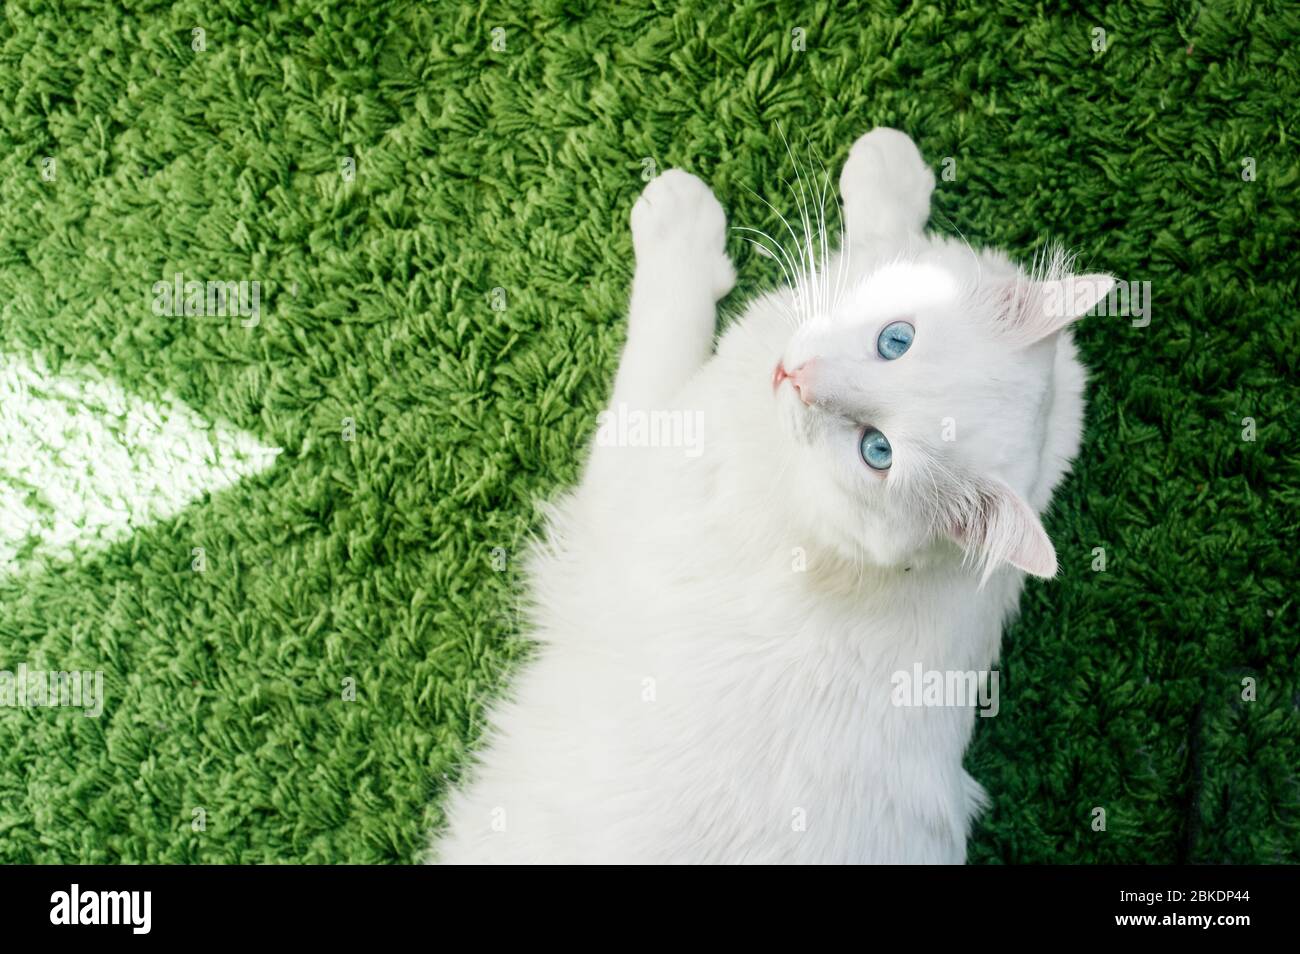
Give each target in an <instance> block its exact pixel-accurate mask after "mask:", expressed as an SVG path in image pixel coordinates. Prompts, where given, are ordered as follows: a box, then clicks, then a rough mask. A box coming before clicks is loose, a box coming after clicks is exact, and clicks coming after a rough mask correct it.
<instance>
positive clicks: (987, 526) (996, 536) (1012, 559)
mask: <svg viewBox="0 0 1300 954" xmlns="http://www.w3.org/2000/svg"><path fill="white" fill-rule="evenodd" d="M955 510H956V512H955V513H953V514H952V515H951V516H952V523H951V533H952V536H953V538H954V539H956V541H957V542H958V543H960V544H961V545H962V547H964V548H965V550H966V552H967V554H969V555H970V556H971V557H972V558H973V559H974V560H975V561H976V562H977V563H979V564H982V566H983V568H984V570H983V574H982V575H981V577H980V586H983V585H984V584H985V583H986V582H988V578H989V577H990V576H991V575H992V574H993V571H994V570H996V569H997V568H998V566H999V565H1001V564H1002V563H1010V564H1011V565H1012V566H1014V567H1018V568H1019V569H1021V570H1024V571H1025V572H1026V573H1031V574H1033V575H1034V576H1041V577H1043V578H1044V579H1050V578H1051V577H1053V576H1055V575H1056V549H1055V548H1054V547H1053V546H1052V541H1051V540H1050V539H1049V538H1048V536H1047V531H1046V530H1044V529H1043V522H1042V521H1041V520H1039V519H1038V514H1036V513H1034V508H1033V507H1031V506H1029V503H1028V502H1027V501H1026V500H1025V499H1024V498H1023V497H1021V496H1020V495H1019V494H1018V493H1016V492H1015V491H1014V490H1012V489H1011V488H1010V487H1008V486H1007V485H1006V484H1004V483H1003V482H1002V481H1000V480H994V479H986V480H981V481H980V482H979V483H978V484H977V486H976V487H975V489H974V492H973V493H970V494H968V495H966V496H964V497H963V499H962V501H961V504H960V505H959V506H958V507H956V508H955Z"/></svg>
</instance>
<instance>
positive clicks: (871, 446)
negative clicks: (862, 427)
mask: <svg viewBox="0 0 1300 954" xmlns="http://www.w3.org/2000/svg"><path fill="white" fill-rule="evenodd" d="M858 450H859V452H860V453H861V454H862V459H863V461H864V462H866V465H867V466H868V467H870V468H871V469H872V470H889V465H890V464H892V463H893V462H894V449H893V448H892V447H890V446H889V438H887V437H885V435H884V434H882V433H880V431H878V430H876V429H875V428H874V427H868V428H867V430H866V433H865V434H863V435H862V443H861V444H860V445H859V447H858Z"/></svg>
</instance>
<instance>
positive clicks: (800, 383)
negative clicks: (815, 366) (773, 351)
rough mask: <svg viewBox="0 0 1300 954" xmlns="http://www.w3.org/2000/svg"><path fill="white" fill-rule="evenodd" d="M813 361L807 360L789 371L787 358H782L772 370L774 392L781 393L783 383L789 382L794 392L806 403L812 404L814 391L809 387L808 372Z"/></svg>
mask: <svg viewBox="0 0 1300 954" xmlns="http://www.w3.org/2000/svg"><path fill="white" fill-rule="evenodd" d="M811 364H812V362H811V361H806V362H804V363H803V364H801V365H799V367H797V368H795V369H794V370H793V371H787V370H786V367H785V360H784V359H782V360H780V361H778V362H777V363H776V369H775V370H773V372H772V392H773V393H774V394H777V393H780V390H781V385H782V384H785V383H787V382H788V383H789V385H790V387H791V388H793V389H794V393H795V395H796V396H798V398H799V400H800V401H802V402H803V403H804V404H807V405H810V406H811V405H812V403H813V399H812V391H811V388H810V387H809V381H808V374H809V366H810V365H811Z"/></svg>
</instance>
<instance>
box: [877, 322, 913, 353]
mask: <svg viewBox="0 0 1300 954" xmlns="http://www.w3.org/2000/svg"><path fill="white" fill-rule="evenodd" d="M915 336H916V329H915V328H913V327H912V326H911V325H909V324H908V323H907V322H906V321H893V322H890V323H889V324H887V325H885V330H884V331H882V332H880V337H879V338H877V339H876V351H877V352H878V353H879V354H880V356H881V357H882V358H884V359H885V360H886V361H893V360H894V359H895V358H901V357H902V356H903V354H904V353H905V352H906V351H907V349H908V348H910V347H912V338H914V337H915Z"/></svg>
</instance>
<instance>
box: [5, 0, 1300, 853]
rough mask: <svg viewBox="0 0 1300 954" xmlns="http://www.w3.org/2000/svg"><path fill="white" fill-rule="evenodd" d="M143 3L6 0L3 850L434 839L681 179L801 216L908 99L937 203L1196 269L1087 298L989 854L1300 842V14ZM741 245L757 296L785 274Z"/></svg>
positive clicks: (1005, 717) (981, 228) (1017, 641)
mask: <svg viewBox="0 0 1300 954" xmlns="http://www.w3.org/2000/svg"><path fill="white" fill-rule="evenodd" d="M130 6H131V7H133V8H134V9H133V10H131V11H130V12H128V11H127V10H125V9H124V8H123V6H122V5H118V4H107V3H105V4H98V3H88V2H83V3H67V4H62V3H55V4H52V3H49V2H46V0H42V2H35V0H20V2H11V3H8V4H6V5H5V7H4V13H3V18H0V397H3V402H4V408H3V415H2V416H0V422H2V423H3V425H4V436H3V438H0V450H2V451H3V455H2V462H0V519H2V520H3V529H2V531H0V670H2V671H3V672H6V673H10V674H11V677H10V678H9V679H8V680H7V681H6V680H5V679H4V678H3V676H0V861H5V862H56V861H58V862H273V861H295V862H408V861H412V860H414V859H416V858H417V857H418V856H419V855H420V853H421V852H422V851H423V849H424V847H425V845H426V841H427V832H428V831H429V830H430V829H433V828H435V827H436V826H437V825H438V824H439V822H440V808H439V806H440V804H441V803H442V800H443V797H444V793H445V792H446V789H447V786H448V785H449V784H450V783H451V782H454V780H455V779H456V777H457V774H458V773H459V772H460V771H461V768H462V766H463V765H464V763H465V759H466V757H467V753H469V752H470V751H472V747H473V745H474V743H475V741H476V739H477V738H478V737H479V736H480V734H481V732H482V729H483V722H484V715H485V712H486V711H487V707H488V706H489V705H490V703H491V700H492V699H493V698H494V696H495V695H496V694H498V693H500V692H502V691H504V690H505V689H506V687H507V686H508V684H509V680H510V677H511V672H512V669H513V668H514V667H516V666H517V665H518V664H519V663H520V661H521V660H523V659H524V658H525V657H526V654H527V643H526V640H525V639H524V636H523V634H522V632H521V629H520V625H519V622H518V619H517V616H516V613H515V610H514V607H515V605H516V597H517V594H518V592H519V587H520V584H521V582H522V581H521V579H520V576H519V574H518V572H517V569H516V566H517V558H518V555H519V553H520V551H521V548H522V547H524V546H525V545H526V543H527V540H528V539H529V535H530V533H532V532H533V531H534V530H535V529H536V527H537V525H538V513H537V508H536V504H537V502H538V501H541V500H544V499H546V498H547V497H549V496H551V495H552V494H554V493H555V492H557V491H558V490H560V489H562V488H565V487H566V486H569V485H570V484H571V483H572V481H573V480H574V479H575V476H576V475H577V473H578V469H579V467H580V465H581V462H582V459H583V452H584V446H585V445H586V443H587V442H588V441H589V440H590V439H591V438H592V435H593V434H594V431H595V416H596V412H597V411H598V410H599V408H600V407H601V405H602V402H603V401H604V400H605V399H606V398H607V396H608V394H609V390H610V384H611V381H612V375H613V371H614V368H615V363H616V361H617V357H618V353H619V347H620V344H621V342H622V340H623V335H624V308H625V305H626V299H627V294H628V284H629V279H630V275H631V268H632V256H631V241H630V237H629V233H628V225H627V222H628V213H629V211H630V209H631V206H632V203H633V201H634V200H635V198H636V196H637V195H638V193H639V192H640V190H641V189H642V188H643V186H644V177H645V176H646V175H649V174H650V173H651V172H653V171H654V170H662V169H665V168H668V167H670V166H681V167H683V168H686V169H688V170H690V171H692V172H695V173H697V174H698V175H700V176H702V177H703V178H704V179H705V180H706V181H708V182H709V183H710V184H711V185H712V186H713V187H714V189H715V191H716V193H717V195H718V196H719V198H720V199H721V201H722V203H723V205H724V206H725V207H726V208H727V210H728V213H729V215H730V217H731V221H732V224H734V225H746V226H753V227H758V228H766V229H769V230H771V229H772V228H773V227H774V225H775V223H776V218H775V216H774V215H773V214H772V212H771V211H769V210H768V209H767V207H766V206H765V205H764V204H763V201H762V199H767V200H769V201H771V202H772V203H773V204H774V205H775V206H776V207H777V208H778V209H781V210H782V211H784V212H786V213H789V212H791V211H792V210H793V207H794V200H793V197H792V196H791V194H790V191H789V189H788V188H787V187H786V185H785V184H784V180H785V179H787V178H789V176H790V175H791V172H792V169H791V166H790V160H789V157H788V156H787V154H786V151H785V148H784V146H783V144H782V139H781V135H782V132H784V133H785V134H786V135H787V136H788V137H789V138H790V139H791V141H792V142H794V143H801V144H803V146H804V148H805V149H807V150H811V152H812V153H814V154H816V155H818V156H820V157H822V158H823V159H824V160H825V162H826V165H827V167H828V168H829V169H831V170H832V174H833V175H835V174H837V172H838V167H839V164H840V163H842V162H843V160H844V157H845V156H846V154H847V151H848V148H849V146H850V144H851V143H852V142H853V141H854V139H855V138H856V137H857V136H858V135H860V134H861V133H863V132H864V131H866V130H867V129H869V128H871V127H872V126H875V125H890V126H895V127H898V128H900V129H903V130H905V131H907V132H908V133H909V134H911V135H912V136H913V137H915V139H916V140H917V142H918V144H919V145H920V146H921V149H922V151H923V153H924V154H925V156H926V157H927V159H928V160H929V161H930V162H931V163H932V164H933V165H934V168H935V171H936V173H937V174H939V176H940V181H939V185H938V188H937V190H936V193H935V200H934V201H935V214H934V217H933V220H932V224H933V227H934V228H936V229H938V230H940V231H943V232H949V233H953V234H957V233H960V234H962V235H964V236H966V237H967V238H968V239H969V240H970V241H971V242H972V243H974V244H992V245H998V246H1003V247H1006V248H1007V249H1008V250H1010V251H1011V252H1012V253H1013V254H1015V255H1016V256H1018V257H1019V258H1021V259H1022V260H1024V261H1028V260H1030V259H1031V258H1032V256H1033V255H1034V254H1035V252H1036V251H1038V250H1039V249H1041V248H1043V247H1044V245H1045V244H1046V243H1048V242H1050V241H1059V242H1062V243H1064V244H1065V245H1067V246H1068V247H1070V248H1071V249H1073V250H1074V251H1075V252H1077V254H1078V256H1079V261H1080V265H1081V266H1082V267H1084V268H1090V269H1096V270H1105V271H1109V272H1111V273H1113V274H1115V275H1116V276H1118V277H1119V278H1121V279H1123V280H1124V281H1126V282H1131V283H1135V286H1136V287H1139V288H1140V287H1143V286H1142V285H1141V284H1140V283H1145V282H1149V283H1150V284H1149V289H1150V298H1149V303H1148V305H1149V307H1148V309H1147V310H1148V314H1147V315H1146V317H1125V316H1113V315H1112V316H1107V317H1095V318H1091V319H1088V320H1085V321H1084V322H1082V323H1081V324H1080V326H1079V328H1078V341H1079V344H1080V346H1081V349H1082V353H1083V356H1084V358H1085V360H1086V363H1087V364H1088V366H1089V368H1090V369H1091V383H1090V387H1089V399H1090V407H1089V414H1088V426H1087V435H1086V440H1085V444H1084V448H1083V451H1082V454H1081V455H1080V458H1079V460H1078V463H1077V465H1076V467H1075V470H1074V474H1073V476H1072V477H1071V478H1070V480H1069V481H1068V483H1067V485H1066V486H1065V487H1064V489H1063V492H1062V493H1061V494H1060V495H1059V497H1058V500H1057V505H1056V506H1055V507H1054V508H1053V510H1052V512H1051V513H1050V514H1049V516H1048V519H1047V525H1048V530H1049V532H1050V534H1051V536H1052V538H1053V539H1054V541H1055V542H1056V546H1057V549H1058V552H1059V555H1060V561H1061V572H1060V576H1059V578H1058V579H1057V580H1055V581H1053V582H1050V583H1046V584H1044V583H1042V582H1038V581H1033V582H1031V583H1030V584H1029V585H1028V588H1027V591H1026V593H1025V597H1024V600H1023V604H1022V613H1021V616H1020V617H1019V619H1018V620H1017V621H1016V622H1015V623H1014V624H1013V625H1012V626H1011V627H1010V628H1009V629H1008V631H1007V633H1006V636H1005V641H1004V654H1003V659H1002V661H1001V664H1000V669H1001V673H1002V676H1001V679H1002V682H1001V710H1000V712H999V714H998V715H997V717H996V718H991V719H981V720H979V724H978V727H977V733H976V739H975V743H974V746H973V748H972V750H971V751H970V753H969V755H968V758H967V766H968V768H969V770H970V771H971V772H972V773H973V774H974V775H975V777H976V778H977V779H979V780H980V781H981V782H982V783H983V784H984V785H985V786H986V787H987V788H988V790H989V792H990V794H991V796H992V805H993V807H992V808H991V810H990V811H989V812H987V813H986V814H985V815H984V816H983V817H982V818H981V819H980V820H979V822H978V825H977V828H976V831H975V832H974V836H973V840H972V844H971V859H972V860H973V861H976V862H988V863H1003V862H1005V863H1019V862H1153V863H1157V862H1296V861H1300V776H1298V772H1300V652H1298V650H1300V625H1298V624H1297V606H1296V589H1295V587H1296V580H1297V578H1300V530H1298V528H1297V514H1298V513H1300V494H1298V491H1297V488H1298V487H1300V450H1298V448H1297V440H1296V437H1295V431H1296V425H1295V414H1296V406H1297V389H1296V382H1297V367H1300V321H1298V320H1297V305H1296V303H1297V282H1298V278H1297V276H1298V275H1300V269H1298V268H1297V246H1296V238H1297V218H1296V210H1297V208H1300V194H1298V193H1300V165H1298V163H1297V158H1296V157H1297V141H1296V140H1297V134H1298V133H1300V130H1297V128H1296V125H1297V124H1296V119H1297V109H1296V103H1297V102H1300V59H1298V57H1300V53H1298V52H1297V42H1296V41H1297V39H1298V38H1300V12H1298V11H1300V8H1298V7H1297V6H1296V5H1295V4H1293V3H1284V2H1282V0H1262V2H1250V0H1205V2H1198V3H1191V4H1187V3H1176V2H1172V0H1169V2H1158V0H1117V2H1114V3H1106V4H1098V5H1097V6H1096V8H1095V12H1094V13H1082V12H1071V13H1058V12H1052V11H1051V9H1050V8H1051V7H1052V6H1053V5H1051V4H1042V3H1028V2H1022V0H1011V2H998V3H992V2H988V0H984V2H949V3H938V4H919V3H918V4H891V3H867V4H863V5H861V6H860V7H859V8H856V9H853V8H852V7H851V6H850V5H844V4H835V3H818V4H812V5H799V4H794V3H784V2H781V3H772V2H756V0H738V2H735V3H727V4H716V3H695V2H681V3H677V2H674V3H667V2H663V3H654V4H640V3H638V4H595V3H590V2H583V0H570V2H541V3H535V4H530V5H527V6H521V7H520V8H519V9H512V8H511V7H510V6H508V5H491V4H481V5H468V4H467V5H455V4H450V3H442V2H436V3H432V4H430V3H417V2H363V3H356V2H352V0H346V2H344V0H338V2H331V0H313V2H310V3H286V4H282V5H268V4H264V3H260V2H256V3H255V2H235V0H231V2H212V3H198V2H192V0H181V2H178V3H175V4H164V3H151V2H145V3H141V4H132V5H130ZM525 11H526V12H525ZM730 248H731V251H732V253H733V255H734V257H735V259H736V262H737V265H738V269H739V272H740V275H741V280H740V284H739V286H738V288H737V289H736V291H735V292H733V294H732V295H731V296H730V297H729V298H728V299H727V301H726V302H725V304H724V310H726V311H729V312H730V313H731V314H735V312H736V311H737V310H738V309H739V307H740V306H741V305H742V304H743V302H744V301H745V300H746V299H747V297H749V296H751V295H753V294H754V293H755V292H757V291H759V290H761V289H763V288H767V287H770V286H771V285H772V284H774V283H775V282H776V281H777V280H778V279H779V270H778V268H777V266H776V264H775V263H774V262H773V261H771V260H769V259H765V258H762V257H760V256H758V255H756V254H754V253H753V252H752V250H751V249H750V248H749V247H748V246H747V245H746V244H745V243H744V242H743V241H740V240H739V238H738V237H736V238H733V240H732V241H731V243H730ZM208 283H212V284H213V285H217V286H218V287H217V290H216V292H215V294H214V293H213V291H212V286H210V285H209V284H208ZM226 283H229V284H226ZM20 669H21V670H22V671H23V672H24V673H25V674H26V676H28V677H31V675H32V673H34V672H72V671H74V670H75V671H78V672H80V673H85V674H87V678H86V680H85V684H83V685H81V686H80V687H79V688H80V689H81V690H82V691H83V695H84V694H87V693H89V692H90V690H89V689H88V688H87V686H89V685H91V684H93V682H94V680H93V679H91V678H90V676H89V674H91V673H96V672H99V673H102V698H100V700H99V702H100V704H101V707H102V711H100V712H99V713H97V714H96V713H94V706H93V705H91V704H84V705H81V706H80V707H79V706H77V705H75V704H69V705H61V706H59V707H51V706H46V705H43V704H41V702H40V699H39V698H38V697H34V696H29V697H27V698H25V699H24V698H22V697H21V694H20V693H19V692H18V691H17V690H18V688H19V687H18V675H17V674H18V673H19V672H20ZM24 685H26V682H24ZM6 686H8V694H7V695H6ZM71 688H73V689H75V688H78V687H76V686H73V687H71ZM69 689H70V687H69V686H68V685H67V683H66V681H65V682H63V683H58V682H56V685H55V687H54V688H53V690H52V692H53V694H54V695H56V696H58V695H59V694H60V693H61V692H68V691H69ZM48 698H49V693H48V692H47V693H46V700H47V701H48ZM64 701H67V700H64ZM72 701H73V702H75V701H76V700H75V699H73V700H72ZM92 701H93V700H92ZM83 702H85V700H83ZM1102 813H1104V814H1102ZM1103 821H1104V824H1103Z"/></svg>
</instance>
